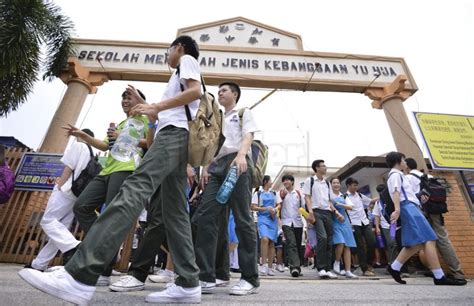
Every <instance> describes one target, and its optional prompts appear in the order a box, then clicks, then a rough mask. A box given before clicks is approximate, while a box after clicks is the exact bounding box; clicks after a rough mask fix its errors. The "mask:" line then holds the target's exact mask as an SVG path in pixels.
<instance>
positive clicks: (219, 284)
mask: <svg viewBox="0 0 474 306" xmlns="http://www.w3.org/2000/svg"><path fill="white" fill-rule="evenodd" d="M229 284H230V281H228V280H223V279H218V278H216V287H227V286H229Z"/></svg>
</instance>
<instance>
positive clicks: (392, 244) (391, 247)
mask: <svg viewBox="0 0 474 306" xmlns="http://www.w3.org/2000/svg"><path fill="white" fill-rule="evenodd" d="M382 218H383V217H382ZM381 231H382V235H383V237H384V238H385V249H386V250H387V257H388V258H387V259H388V263H389V264H391V263H392V262H393V261H394V260H395V259H396V258H397V256H398V251H397V242H396V241H395V240H392V238H390V230H389V229H386V228H381Z"/></svg>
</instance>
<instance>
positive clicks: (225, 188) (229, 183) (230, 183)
mask: <svg viewBox="0 0 474 306" xmlns="http://www.w3.org/2000/svg"><path fill="white" fill-rule="evenodd" d="M238 179H239V176H238V174H237V166H232V167H230V170H229V172H228V173H227V176H226V177H225V180H224V182H223V183H222V185H221V188H219V191H218V192H217V196H216V200H217V202H219V203H221V204H226V203H227V201H229V198H230V195H231V194H232V191H233V190H234V187H235V185H236V184H237V180H238Z"/></svg>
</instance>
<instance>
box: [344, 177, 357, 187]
mask: <svg viewBox="0 0 474 306" xmlns="http://www.w3.org/2000/svg"><path fill="white" fill-rule="evenodd" d="M351 184H357V185H359V181H358V180H356V179H355V178H353V177H349V178H347V180H346V186H349V185H351Z"/></svg>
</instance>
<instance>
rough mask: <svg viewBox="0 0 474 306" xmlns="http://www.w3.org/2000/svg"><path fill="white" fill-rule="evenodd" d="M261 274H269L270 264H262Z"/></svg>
mask: <svg viewBox="0 0 474 306" xmlns="http://www.w3.org/2000/svg"><path fill="white" fill-rule="evenodd" d="M260 275H262V276H265V275H268V266H267V265H262V267H261V268H260Z"/></svg>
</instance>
